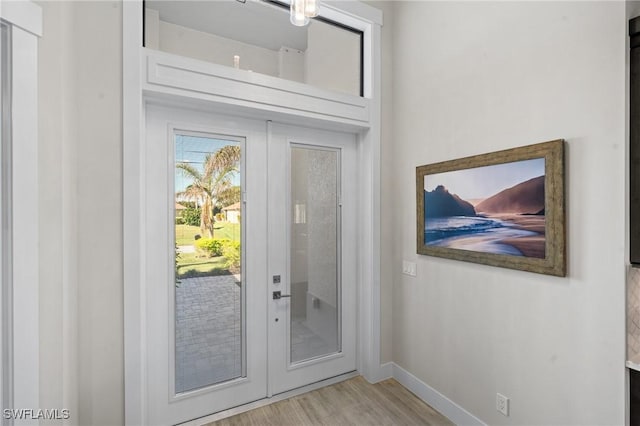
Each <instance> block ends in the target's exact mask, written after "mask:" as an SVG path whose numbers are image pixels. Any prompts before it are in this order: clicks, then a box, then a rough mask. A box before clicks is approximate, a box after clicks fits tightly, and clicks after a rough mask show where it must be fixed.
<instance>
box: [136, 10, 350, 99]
mask: <svg viewBox="0 0 640 426" xmlns="http://www.w3.org/2000/svg"><path fill="white" fill-rule="evenodd" d="M282 6H283V5H282V4H279V3H278V2H273V1H272V2H270V1H246V2H239V1H236V0H216V1H183V0H180V1H175V0H147V1H146V2H145V25H144V28H145V34H144V45H145V47H147V48H150V49H155V50H160V51H163V52H167V53H172V54H175V55H180V56H186V57H189V58H193V59H199V60H202V61H207V62H213V63H215V64H220V65H226V66H229V67H235V68H239V69H241V70H245V71H251V72H253V73H260V74H266V75H270V76H273V77H280V78H283V79H286V80H292V81H297V82H301V83H307V84H310V85H312V86H316V87H320V88H323V89H328V90H332V91H336V92H342V93H348V94H352V95H356V96H359V95H361V85H362V84H361V83H362V82H361V75H362V72H361V63H362V61H361V59H362V33H361V32H360V31H356V30H353V29H350V28H346V27H342V26H337V25H334V24H332V23H330V22H329V21H324V20H322V19H320V18H318V19H312V20H311V22H310V23H309V25H307V26H304V27H297V26H294V25H292V24H291V22H289V8H288V6H287V7H282ZM321 7H322V6H321Z"/></svg>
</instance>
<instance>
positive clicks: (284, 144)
mask: <svg viewBox="0 0 640 426" xmlns="http://www.w3.org/2000/svg"><path fill="white" fill-rule="evenodd" d="M354 165H355V137H354V136H353V135H350V134H345V133H336V132H328V131H320V130H311V129H305V128H300V127H294V126H285V125H278V124H273V125H272V126H271V132H270V138H269V212H273V214H270V215H269V259H268V264H269V276H270V277H271V280H270V290H269V293H270V298H271V302H270V309H269V324H270V326H269V360H270V365H269V385H270V388H271V392H272V393H274V394H277V393H280V392H284V391H287V390H289V389H293V388H296V387H299V386H304V385H306V384H309V383H313V382H317V381H320V380H323V379H326V378H328V377H332V376H336V375H338V374H342V373H346V372H349V371H353V370H355V369H356V360H355V353H356V335H355V324H356V272H355V263H356V258H355V253H356V246H355V241H356V235H355V230H356V223H355V220H356V218H355V210H356V209H355V198H356V197H355V196H354V195H353V194H354V193H355V189H356V170H355V166H354ZM283 207H284V208H283ZM278 294H279V295H281V298H278ZM274 295H275V296H274ZM283 295H284V296H286V297H282V296H283Z"/></svg>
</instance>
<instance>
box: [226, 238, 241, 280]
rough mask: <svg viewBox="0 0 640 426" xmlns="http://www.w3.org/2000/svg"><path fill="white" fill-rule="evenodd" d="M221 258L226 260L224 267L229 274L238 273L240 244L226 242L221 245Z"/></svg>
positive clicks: (237, 242)
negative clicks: (227, 269)
mask: <svg viewBox="0 0 640 426" xmlns="http://www.w3.org/2000/svg"><path fill="white" fill-rule="evenodd" d="M222 256H224V258H225V259H226V262H225V264H224V266H226V267H227V268H229V270H230V271H231V272H238V270H239V269H240V242H239V241H231V240H226V242H225V243H224V244H223V245H222Z"/></svg>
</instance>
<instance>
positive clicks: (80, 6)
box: [38, 1, 124, 425]
mask: <svg viewBox="0 0 640 426" xmlns="http://www.w3.org/2000/svg"><path fill="white" fill-rule="evenodd" d="M40 5H41V6H42V8H43V17H44V36H43V38H42V40H41V42H40V64H39V73H40V77H39V98H40V105H39V114H40V126H39V130H40V140H39V149H40V153H41V154H40V158H39V161H38V167H39V168H40V175H39V178H40V182H39V183H40V194H39V195H40V202H41V211H40V222H39V226H40V232H41V245H40V257H41V259H42V261H41V264H40V273H41V283H40V291H41V294H42V296H41V298H40V304H41V309H40V314H41V318H40V322H41V327H42V328H41V330H42V334H41V336H40V339H41V346H40V349H41V356H40V359H41V363H42V371H41V405H42V407H46V408H59V407H60V408H61V407H64V408H69V409H70V410H71V415H72V422H73V423H74V424H82V425H89V424H92V425H117V424H122V423H123V422H124V353H123V351H124V349H123V299H122V294H123V287H122V125H121V121H122V107H121V105H122V97H121V93H122V77H121V76H122V47H121V46H122V9H121V4H120V3H119V2H48V1H44V2H41V3H40Z"/></svg>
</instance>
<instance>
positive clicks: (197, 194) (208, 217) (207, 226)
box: [176, 145, 241, 238]
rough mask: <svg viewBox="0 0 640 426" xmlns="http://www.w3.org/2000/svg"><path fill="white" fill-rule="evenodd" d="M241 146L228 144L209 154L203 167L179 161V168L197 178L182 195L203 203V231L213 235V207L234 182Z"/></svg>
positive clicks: (193, 178)
mask: <svg viewBox="0 0 640 426" xmlns="http://www.w3.org/2000/svg"><path fill="white" fill-rule="evenodd" d="M240 155H241V152H240V147H239V146H233V145H227V146H225V147H223V148H221V149H219V150H218V151H216V152H215V153H213V154H207V156H206V157H205V160H204V169H203V170H202V171H200V170H198V169H197V168H195V167H193V166H192V165H191V164H189V163H178V164H176V168H177V169H179V170H181V171H182V173H183V174H184V175H185V176H186V177H189V178H191V179H192V180H193V182H192V183H191V184H190V185H189V186H187V187H186V188H185V190H184V191H182V192H179V193H178V194H177V195H178V196H183V197H185V198H187V199H191V200H193V201H197V202H199V203H200V205H201V212H200V232H202V234H203V235H205V234H206V235H207V236H208V237H209V238H213V222H214V218H213V208H214V206H215V205H216V204H218V200H219V198H220V195H221V194H222V193H223V192H224V191H225V190H228V189H229V188H230V187H231V186H232V183H231V178H232V176H233V174H234V173H235V172H238V171H239V165H240Z"/></svg>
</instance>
